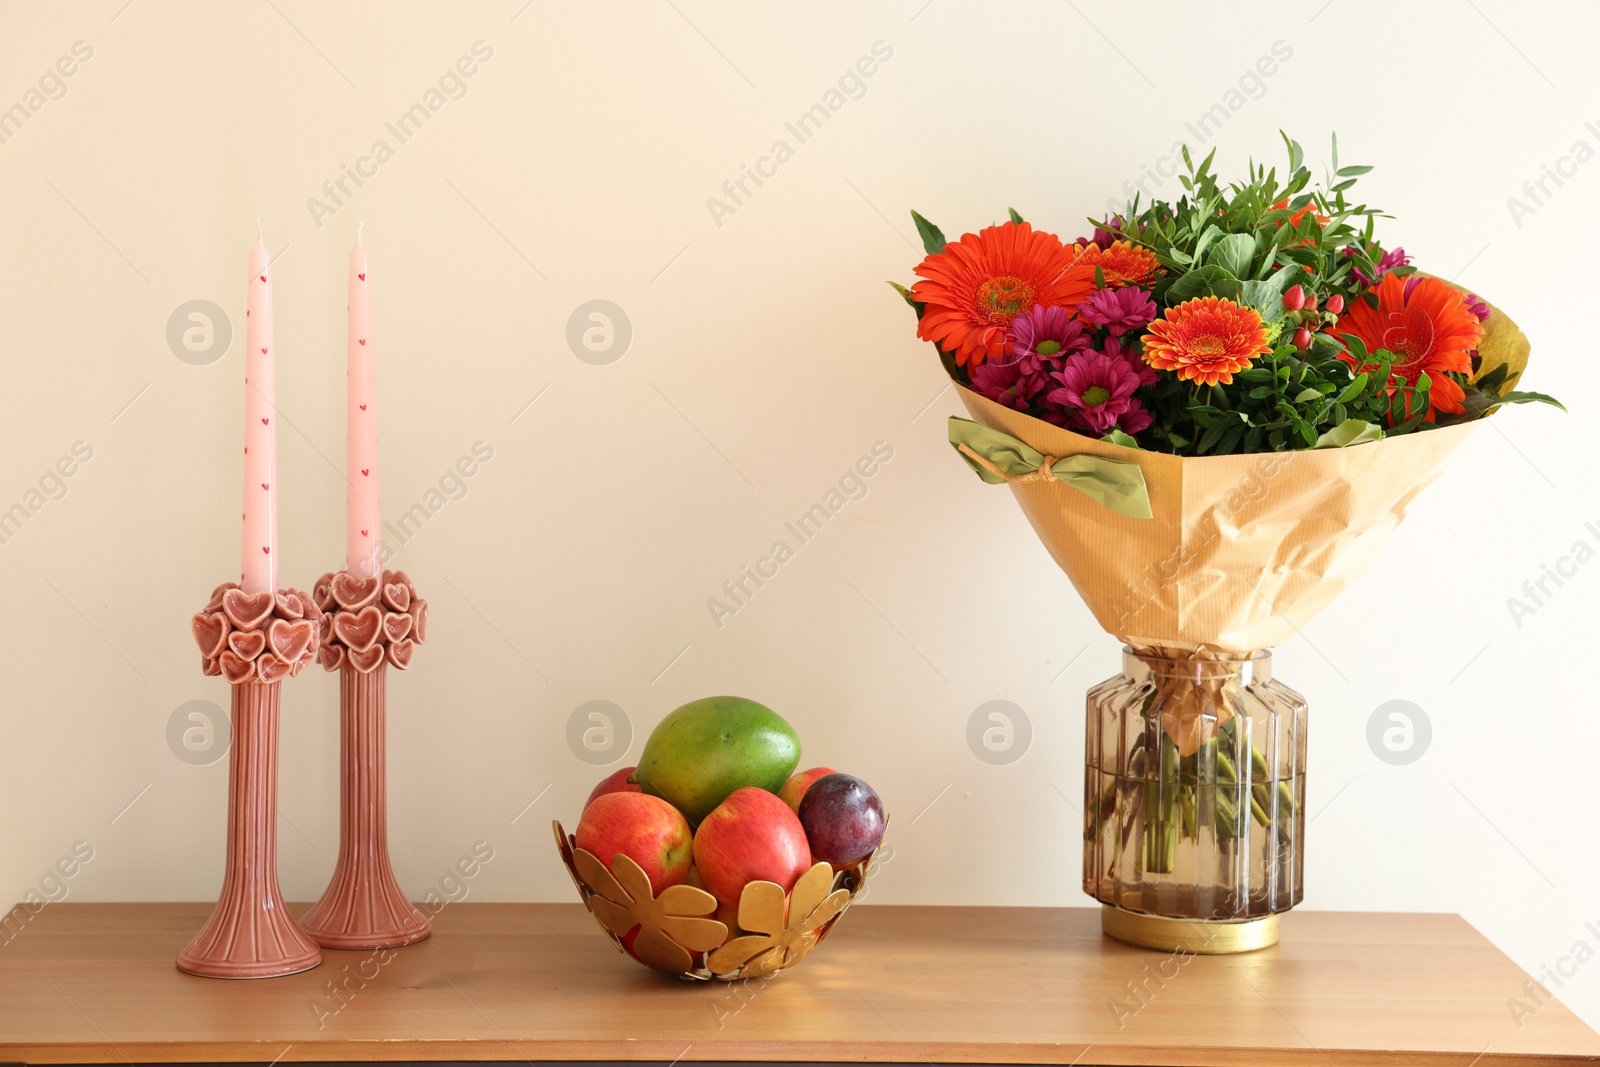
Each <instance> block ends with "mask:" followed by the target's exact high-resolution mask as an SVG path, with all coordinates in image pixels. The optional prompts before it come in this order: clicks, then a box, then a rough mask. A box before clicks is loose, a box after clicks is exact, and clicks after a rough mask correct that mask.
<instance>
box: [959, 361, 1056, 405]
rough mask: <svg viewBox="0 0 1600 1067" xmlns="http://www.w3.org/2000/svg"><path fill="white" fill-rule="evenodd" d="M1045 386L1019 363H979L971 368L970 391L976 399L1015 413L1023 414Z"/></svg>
mask: <svg viewBox="0 0 1600 1067" xmlns="http://www.w3.org/2000/svg"><path fill="white" fill-rule="evenodd" d="M1048 384H1049V383H1048V382H1047V381H1046V379H1045V376H1044V375H1043V374H1040V373H1038V372H1036V371H1031V370H1029V369H1028V368H1027V367H1026V366H1024V365H1023V364H1021V363H994V362H989V363H980V364H978V365H977V366H976V367H973V368H972V389H973V391H974V392H976V393H977V394H978V395H979V396H983V397H987V398H988V399H990V400H993V401H994V402H995V403H996V404H1002V405H1004V406H1005V407H1008V408H1012V409H1014V410H1017V411H1026V410H1028V408H1029V407H1030V406H1031V405H1032V403H1033V398H1034V397H1036V396H1038V395H1039V393H1040V392H1041V391H1043V389H1044V387H1045V386H1046V385H1048Z"/></svg>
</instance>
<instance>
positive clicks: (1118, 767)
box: [1083, 649, 1306, 953]
mask: <svg viewBox="0 0 1600 1067" xmlns="http://www.w3.org/2000/svg"><path fill="white" fill-rule="evenodd" d="M1088 712H1089V716H1088V728H1087V735H1086V740H1087V746H1086V747H1087V757H1088V758H1087V761H1086V762H1087V766H1086V767H1085V773H1084V792H1085V798H1084V799H1085V811H1084V816H1085V825H1084V845H1083V889H1084V892H1086V893H1088V894H1089V895H1090V896H1092V897H1094V898H1096V899H1097V900H1099V901H1100V902H1101V903H1102V904H1104V905H1105V906H1106V909H1107V910H1106V912H1105V913H1104V914H1103V916H1102V919H1103V922H1102V925H1103V927H1104V929H1105V931H1106V932H1107V933H1108V934H1110V935H1111V936H1113V937H1117V938H1119V939H1121V940H1125V941H1131V942H1133V943H1134V944H1140V945H1143V946H1145V947H1150V948H1163V949H1171V948H1178V947H1181V948H1187V949H1188V950H1189V951H1193V952H1200V953H1217V952H1236V951H1243V950H1248V949H1252V948H1261V947H1264V946H1265V945H1269V944H1271V943H1273V942H1274V941H1276V940H1277V930H1278V916H1279V915H1280V914H1281V913H1282V912H1285V911H1288V910H1289V909H1290V908H1292V907H1294V906H1295V905H1296V904H1298V903H1299V902H1300V899H1301V896H1302V895H1303V893H1304V871H1305V846H1304V840H1305V773H1306V702H1305V700H1304V698H1302V697H1301V696H1300V695H1299V694H1298V693H1296V692H1295V691H1294V690H1292V689H1289V688H1288V687H1287V686H1285V685H1283V684H1282V683H1280V682H1278V681H1276V680H1275V679H1274V678H1273V677H1272V656H1271V653H1269V652H1264V651H1263V652H1255V653H1252V654H1248V655H1244V656H1238V657H1221V656H1213V657H1210V658H1177V657H1170V656H1163V655H1159V654H1147V653H1143V652H1139V651H1136V650H1134V649H1124V650H1123V669H1122V673H1121V674H1120V675H1118V676H1116V677H1114V678H1111V679H1109V680H1107V681H1106V682H1104V683H1102V684H1100V685H1098V686H1096V687H1095V688H1093V689H1091V690H1090V691H1089V699H1088Z"/></svg>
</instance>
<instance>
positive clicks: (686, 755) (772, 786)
mask: <svg viewBox="0 0 1600 1067" xmlns="http://www.w3.org/2000/svg"><path fill="white" fill-rule="evenodd" d="M799 763H800V738H799V736H798V735H797V734H796V733H795V732H794V727H792V726H790V725H789V724H788V723H787V722H785V721H784V720H783V717H782V716H781V715H779V714H778V713H777V712H775V711H773V710H772V709H771V708H769V707H766V706H765V705H763V704H758V703H756V702H755V701H754V700H747V699H745V698H744V697H728V696H724V697H704V698H702V699H700V700H693V701H690V702H689V703H687V704H685V705H684V706H683V707H681V708H679V709H678V710H676V711H674V712H672V713H670V714H669V715H668V716H667V717H666V718H664V719H662V720H661V722H660V724H659V725H658V726H656V728H655V729H654V730H652V731H651V732H650V738H649V740H647V741H646V742H645V743H644V751H643V752H642V753H641V754H640V756H639V768H638V770H636V771H634V772H633V778H632V781H634V782H635V783H637V784H638V786H639V788H640V789H642V790H644V791H645V792H646V793H649V794H650V795H651V796H657V797H660V798H661V799H662V800H665V801H666V802H667V803H669V804H671V805H672V806H673V807H675V808H677V809H678V810H679V811H681V812H683V816H684V818H686V819H688V820H689V822H691V823H694V824H698V823H699V822H700V820H701V819H704V818H705V817H706V816H707V815H709V814H711V812H712V810H713V809H714V808H716V806H717V805H718V804H721V803H722V802H723V801H724V800H725V799H727V797H728V794H730V793H732V792H733V791H734V790H736V789H743V788H744V787H745V786H756V787H758V788H761V789H765V790H768V791H769V792H772V793H776V792H777V791H778V790H779V789H782V788H783V783H784V782H785V781H787V780H788V778H789V775H791V774H793V773H794V769H795V767H796V766H798V765H799Z"/></svg>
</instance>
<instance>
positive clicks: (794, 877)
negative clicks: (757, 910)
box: [694, 786, 811, 903]
mask: <svg viewBox="0 0 1600 1067" xmlns="http://www.w3.org/2000/svg"><path fill="white" fill-rule="evenodd" d="M694 853H695V859H696V861H697V862H696V863H695V866H696V867H698V868H699V869H700V879H701V881H703V882H705V886H706V890H707V891H708V892H709V893H710V894H711V895H712V896H714V897H716V898H717V899H718V900H720V901H722V902H724V903H734V902H737V901H738V899H739V893H740V891H741V890H743V889H744V887H745V883H746V882H754V881H764V882H776V883H778V885H780V886H782V887H783V891H784V892H785V893H787V892H788V891H789V890H791V889H793V888H794V884H795V882H796V881H798V880H799V878H800V876H801V875H802V874H804V873H805V872H806V871H807V870H808V869H809V868H810V866H811V848H810V846H809V845H807V844H806V831H805V827H803V826H801V825H800V817H799V816H798V815H796V814H795V813H794V812H792V811H790V810H789V805H787V804H785V803H784V802H783V801H782V800H779V799H778V795H777V794H776V793H769V792H767V791H766V790H765V789H761V788H759V787H757V786H745V787H744V788H743V789H736V790H734V791H733V793H731V794H730V795H729V796H728V799H726V800H724V801H723V802H722V803H721V804H719V805H717V807H716V809H715V810H713V811H712V812H711V814H710V815H707V816H706V817H705V819H704V820H703V821H702V822H701V823H700V829H698V830H696V831H695V835H694Z"/></svg>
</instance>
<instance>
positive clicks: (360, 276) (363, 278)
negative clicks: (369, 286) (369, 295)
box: [356, 274, 367, 281]
mask: <svg viewBox="0 0 1600 1067" xmlns="http://www.w3.org/2000/svg"><path fill="white" fill-rule="evenodd" d="M356 277H357V278H360V279H361V280H362V281H366V280H367V276H366V275H365V274H357V275H356Z"/></svg>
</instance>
